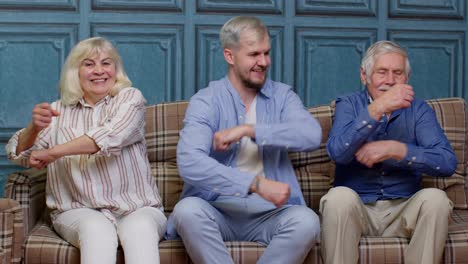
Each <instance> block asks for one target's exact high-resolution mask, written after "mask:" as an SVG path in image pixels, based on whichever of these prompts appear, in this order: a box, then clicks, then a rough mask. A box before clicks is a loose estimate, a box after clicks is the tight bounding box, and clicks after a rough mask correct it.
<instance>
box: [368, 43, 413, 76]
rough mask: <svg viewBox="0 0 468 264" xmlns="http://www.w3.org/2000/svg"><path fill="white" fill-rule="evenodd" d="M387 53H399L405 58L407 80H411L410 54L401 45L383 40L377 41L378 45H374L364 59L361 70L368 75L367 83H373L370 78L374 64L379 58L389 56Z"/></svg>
mask: <svg viewBox="0 0 468 264" xmlns="http://www.w3.org/2000/svg"><path fill="white" fill-rule="evenodd" d="M387 53H398V54H400V55H401V56H403V57H404V58H405V62H406V65H405V75H406V78H407V79H408V78H409V75H410V73H411V65H410V62H409V59H408V53H407V52H406V50H404V49H403V48H402V47H401V46H400V45H398V44H397V43H395V42H393V41H389V40H381V41H377V42H376V43H374V44H372V46H370V47H369V48H368V49H367V51H366V54H365V55H364V58H362V62H361V68H362V69H363V70H364V72H365V73H366V79H367V80H366V81H367V82H368V83H371V80H370V76H371V75H372V71H373V70H374V64H375V60H376V59H377V57H379V56H381V55H384V54H387Z"/></svg>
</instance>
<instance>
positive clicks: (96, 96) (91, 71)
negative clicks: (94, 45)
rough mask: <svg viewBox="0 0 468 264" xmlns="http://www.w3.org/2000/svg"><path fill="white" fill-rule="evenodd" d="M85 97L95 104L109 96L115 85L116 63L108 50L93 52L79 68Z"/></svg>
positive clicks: (87, 101) (88, 101) (87, 100)
mask: <svg viewBox="0 0 468 264" xmlns="http://www.w3.org/2000/svg"><path fill="white" fill-rule="evenodd" d="M79 77H80V86H81V89H82V90H83V93H84V96H83V99H84V100H85V102H86V103H89V104H91V105H94V104H95V103H97V102H98V101H99V100H101V99H102V98H104V97H105V96H107V95H108V94H109V93H110V91H111V89H112V87H114V85H115V81H116V78H115V63H114V61H113V59H112V58H111V57H110V56H109V55H108V53H107V52H106V51H101V52H97V53H93V54H92V55H91V56H89V57H88V58H86V59H84V60H83V61H82V62H81V64H80V68H79Z"/></svg>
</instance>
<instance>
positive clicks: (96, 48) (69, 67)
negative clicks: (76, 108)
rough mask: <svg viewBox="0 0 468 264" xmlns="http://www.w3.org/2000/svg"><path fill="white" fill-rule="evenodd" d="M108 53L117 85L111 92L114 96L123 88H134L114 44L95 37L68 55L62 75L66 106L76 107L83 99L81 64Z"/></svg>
mask: <svg viewBox="0 0 468 264" xmlns="http://www.w3.org/2000/svg"><path fill="white" fill-rule="evenodd" d="M101 52H107V54H108V55H109V56H110V58H112V60H113V61H114V63H115V85H114V87H112V89H111V91H110V95H111V96H114V95H116V94H118V93H119V92H120V90H122V89H123V88H126V87H130V86H132V82H131V81H130V79H129V78H128V76H127V74H126V73H125V70H124V67H123V63H122V59H121V58H120V55H119V53H118V51H117V49H116V48H115V47H114V45H112V43H111V42H110V41H108V40H106V39H104V38H102V37H94V38H89V39H85V40H82V41H80V42H79V43H78V44H76V46H75V47H73V49H72V50H71V51H70V53H69V54H68V57H67V59H66V60H65V63H64V65H63V67H62V72H61V74H60V82H59V86H60V98H61V100H62V103H63V104H65V105H74V104H76V103H78V101H79V100H80V99H81V98H83V95H84V93H83V90H82V88H81V85H80V77H79V70H80V66H81V63H82V62H83V60H85V59H86V58H89V57H91V56H92V55H94V54H98V53H101Z"/></svg>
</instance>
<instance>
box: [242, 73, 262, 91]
mask: <svg viewBox="0 0 468 264" xmlns="http://www.w3.org/2000/svg"><path fill="white" fill-rule="evenodd" d="M266 79H267V73H266V72H265V78H264V79H263V81H261V82H253V81H252V80H250V79H248V78H242V77H241V81H242V84H243V85H244V86H245V87H247V88H249V89H253V90H256V91H260V89H262V87H263V85H264V84H265V82H266Z"/></svg>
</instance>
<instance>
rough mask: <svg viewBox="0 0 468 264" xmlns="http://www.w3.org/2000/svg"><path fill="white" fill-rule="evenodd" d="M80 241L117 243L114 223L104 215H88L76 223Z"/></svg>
mask: <svg viewBox="0 0 468 264" xmlns="http://www.w3.org/2000/svg"><path fill="white" fill-rule="evenodd" d="M78 230H79V231H78V233H79V237H80V243H86V241H89V240H92V241H95V242H96V241H99V243H103V244H108V245H115V247H117V245H118V239H117V231H116V229H115V227H114V225H113V224H112V223H111V221H110V220H109V219H107V218H106V217H105V216H99V217H96V216H90V217H88V218H86V219H84V220H83V221H80V223H79V225H78Z"/></svg>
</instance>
